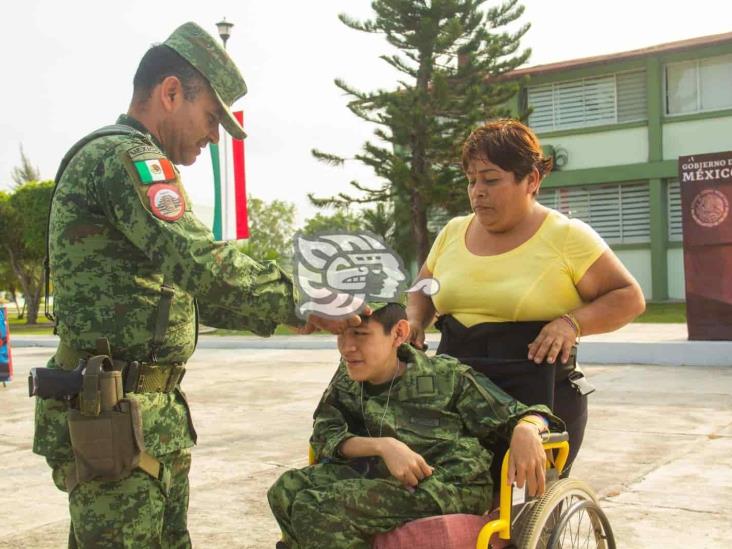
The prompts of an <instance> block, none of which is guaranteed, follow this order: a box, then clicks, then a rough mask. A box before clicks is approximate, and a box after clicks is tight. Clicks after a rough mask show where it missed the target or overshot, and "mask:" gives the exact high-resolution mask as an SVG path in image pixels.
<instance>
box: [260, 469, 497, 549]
mask: <svg viewBox="0 0 732 549" xmlns="http://www.w3.org/2000/svg"><path fill="white" fill-rule="evenodd" d="M382 463H383V462H382ZM366 476H368V477H377V478H365V476H364V471H363V467H358V466H357V467H351V466H349V465H348V464H342V463H339V464H335V463H319V464H317V465H312V466H310V467H306V468H305V469H293V470H291V471H287V472H286V473H285V474H284V475H282V476H281V477H280V478H279V479H278V480H277V482H276V483H275V485H274V486H272V488H270V490H269V493H268V494H267V497H268V499H269V505H270V508H271V509H272V513H273V514H274V516H275V518H276V519H277V522H278V523H279V525H280V528H281V529H282V532H283V534H284V541H285V543H287V545H288V547H290V548H292V549H295V548H300V547H302V548H312V549H322V548H324V547H329V548H333V549H345V548H349V549H350V548H353V549H356V548H363V549H368V548H370V547H371V537H372V536H373V535H374V534H377V533H379V532H388V531H390V530H393V529H394V528H396V527H397V526H398V525H399V524H402V523H404V522H407V521H410V520H414V519H416V518H421V517H430V516H433V515H439V514H440V506H439V505H438V504H437V502H436V501H435V500H434V498H433V497H432V496H431V495H430V494H429V493H427V492H425V491H424V490H419V489H418V490H416V491H414V492H413V493H412V492H409V491H408V490H406V489H405V488H404V487H403V486H402V485H401V484H400V483H399V482H397V481H396V480H394V479H393V478H390V477H389V472H388V470H386V467H383V466H382V467H375V468H374V470H372V471H371V474H367V475H366ZM463 493H464V494H465V496H466V497H465V499H466V501H465V502H464V504H465V506H466V508H475V509H478V508H480V507H481V505H483V504H487V503H486V501H485V497H484V494H483V490H482V489H478V490H471V489H470V488H466V490H464V492H463Z"/></svg>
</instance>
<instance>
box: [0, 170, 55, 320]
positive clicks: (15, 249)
mask: <svg viewBox="0 0 732 549" xmlns="http://www.w3.org/2000/svg"><path fill="white" fill-rule="evenodd" d="M52 191H53V181H42V182H37V181H31V182H28V183H24V184H22V185H20V186H18V187H16V188H15V189H14V190H13V191H12V192H11V193H5V192H0V235H2V238H0V251H1V252H0V253H2V258H0V259H2V260H4V261H7V263H8V264H9V265H10V268H11V269H12V271H13V273H14V274H15V277H16V278H17V280H18V285H19V287H20V289H21V291H22V292H23V297H24V298H25V302H26V315H27V317H26V318H27V320H26V322H27V323H28V324H36V322H37V321H38V310H39V305H40V302H41V292H42V289H43V284H44V280H45V278H44V272H43V258H44V257H45V255H46V230H47V222H48V206H49V204H50V201H51V193H52Z"/></svg>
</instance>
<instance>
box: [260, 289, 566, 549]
mask: <svg viewBox="0 0 732 549" xmlns="http://www.w3.org/2000/svg"><path fill="white" fill-rule="evenodd" d="M372 308H373V309H374V313H373V314H372V316H371V317H370V318H368V319H364V322H362V324H361V325H359V326H357V327H355V328H349V329H347V330H346V331H345V332H344V333H343V334H341V335H339V336H338V350H339V351H340V353H341V356H342V361H341V364H340V366H339V367H338V371H337V372H336V374H335V376H334V378H333V379H332V380H331V382H330V384H329V385H328V388H327V389H326V390H325V393H324V394H323V397H322V399H321V401H320V404H319V405H318V407H317V409H316V410H315V414H314V425H313V434H312V437H311V439H310V443H311V445H312V448H313V450H314V452H315V457H316V459H317V461H318V464H317V465H313V466H310V467H306V468H305V469H294V470H291V471H288V472H286V473H285V474H283V475H282V476H281V477H280V478H279V480H277V482H276V483H275V484H274V485H273V486H272V488H270V490H269V493H268V499H269V504H270V507H271V509H272V512H273V513H274V516H275V518H276V519H277V522H278V523H279V525H280V528H281V529H282V532H283V534H284V540H283V541H282V542H279V543H278V547H289V548H291V549H294V548H300V547H302V548H318V547H334V548H337V547H352V548H356V547H359V548H360V547H363V548H368V547H371V538H372V536H373V535H374V534H377V533H380V532H388V531H390V530H393V529H394V528H396V527H397V526H399V525H400V524H402V523H404V522H407V521H409V520H414V519H417V518H421V517H427V516H432V515H440V514H450V513H472V514H482V513H483V512H485V511H486V510H487V509H488V508H489V506H490V504H491V501H492V497H493V485H492V480H491V475H490V464H491V460H492V458H493V456H492V454H491V452H490V451H489V450H487V449H486V448H485V447H484V446H483V444H482V443H485V444H486V445H487V446H490V443H491V441H492V440H496V439H498V438H500V439H505V440H509V439H510V441H511V442H510V444H511V446H510V447H511V455H510V458H509V460H510V464H509V479H508V480H509V482H513V480H514V479H515V480H516V483H517V485H518V486H519V487H523V486H524V483H527V485H528V492H529V494H530V495H536V494H540V493H542V492H543V491H544V466H545V454H544V451H543V449H542V445H541V438H540V436H539V435H540V433H541V432H543V431H545V430H546V429H547V428H548V426H549V425H551V427H552V429H553V430H560V431H561V430H562V429H563V424H562V422H561V420H559V419H557V418H556V417H554V416H552V415H551V414H550V412H549V409H548V408H546V407H545V406H531V407H527V406H525V405H523V404H521V403H520V402H517V401H516V400H514V399H512V398H511V397H510V396H508V395H507V394H506V393H504V392H503V391H502V390H501V389H499V388H498V387H496V386H495V385H494V384H493V383H492V382H491V381H490V380H489V379H488V378H487V377H485V376H483V375H482V374H479V373H477V372H475V371H473V370H472V369H471V368H470V367H469V366H465V365H463V364H460V363H459V362H458V361H457V360H455V359H453V358H452V357H449V356H447V355H440V356H437V357H434V358H429V357H427V356H426V355H425V354H424V353H422V352H421V351H417V350H415V349H414V348H413V347H411V346H409V345H404V343H405V342H407V341H409V323H408V322H407V320H406V318H407V316H406V312H405V310H404V307H403V306H402V305H400V304H398V303H390V304H387V305H386V306H384V307H383V308H381V309H378V310H376V307H375V306H374V307H372ZM499 457H502V456H499Z"/></svg>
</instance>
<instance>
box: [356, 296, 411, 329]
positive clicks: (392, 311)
mask: <svg viewBox="0 0 732 549" xmlns="http://www.w3.org/2000/svg"><path fill="white" fill-rule="evenodd" d="M406 319H407V310H406V308H405V307H404V305H402V304H401V303H387V304H386V305H384V306H383V307H382V308H381V309H378V310H376V311H374V312H373V313H372V314H371V316H365V315H361V322H364V323H366V322H370V321H372V320H375V321H376V322H378V323H379V324H381V327H382V328H383V330H384V333H385V334H387V335H388V334H390V333H391V329H392V328H393V327H394V326H396V323H397V322H399V321H400V320H406Z"/></svg>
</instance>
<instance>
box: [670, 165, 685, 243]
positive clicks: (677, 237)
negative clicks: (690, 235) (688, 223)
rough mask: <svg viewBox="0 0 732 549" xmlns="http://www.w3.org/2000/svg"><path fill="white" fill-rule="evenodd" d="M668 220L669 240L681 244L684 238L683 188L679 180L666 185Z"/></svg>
mask: <svg viewBox="0 0 732 549" xmlns="http://www.w3.org/2000/svg"><path fill="white" fill-rule="evenodd" d="M666 196H667V200H666V205H667V206H666V207H667V212H666V216H667V217H666V218H667V219H668V239H669V241H670V242H681V241H682V240H683V236H684V230H683V225H682V222H681V218H682V216H681V186H680V185H679V182H678V180H676V179H672V180H669V181H668V183H667V185H666Z"/></svg>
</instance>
